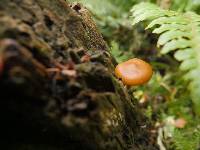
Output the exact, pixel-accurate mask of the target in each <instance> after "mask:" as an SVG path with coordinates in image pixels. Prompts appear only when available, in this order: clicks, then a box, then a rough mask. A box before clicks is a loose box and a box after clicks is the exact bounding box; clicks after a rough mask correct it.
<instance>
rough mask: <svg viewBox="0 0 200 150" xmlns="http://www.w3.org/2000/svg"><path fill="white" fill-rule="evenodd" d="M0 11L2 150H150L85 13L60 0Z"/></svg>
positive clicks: (17, 0) (11, 2)
mask: <svg viewBox="0 0 200 150" xmlns="http://www.w3.org/2000/svg"><path fill="white" fill-rule="evenodd" d="M0 8H1V9H0V14H1V15H0V90H1V93H0V106H1V112H2V113H1V125H2V126H3V127H2V128H1V130H2V132H1V137H2V139H3V141H2V143H6V145H4V146H2V147H3V148H4V149H15V150H22V149H30V150H47V149H48V150H66V149H69V150H75V149H85V150H98V149H99V150H108V149H109V150H124V149H134V150H143V149H144V150H147V149H148V150H154V149H157V148H156V146H155V143H153V142H150V141H152V140H150V139H152V134H151V133H150V132H149V131H150V128H151V124H150V123H149V122H148V120H147V119H146V118H145V117H144V116H143V114H142V113H141V112H140V111H139V110H138V109H137V102H135V101H134V99H133V98H131V95H129V94H128V91H127V89H126V88H124V85H123V84H122V83H121V82H120V81H119V80H117V79H116V78H115V76H114V68H115V61H114V59H113V58H112V56H111V55H110V54H109V52H108V48H107V45H106V43H105V41H104V40H103V38H102V36H101V34H100V33H99V31H98V29H97V27H96V25H95V22H94V21H93V20H92V16H91V15H90V13H89V11H88V10H87V9H86V8H84V7H83V6H81V5H80V6H78V7H77V6H76V7H75V6H74V7H70V4H69V3H68V2H66V1H64V0H1V1H0ZM77 11H78V12H77ZM144 125H145V126H146V128H142V127H143V126H144ZM38 143H40V144H38Z"/></svg>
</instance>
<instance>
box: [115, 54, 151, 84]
mask: <svg viewBox="0 0 200 150" xmlns="http://www.w3.org/2000/svg"><path fill="white" fill-rule="evenodd" d="M152 74H153V71H152V67H151V66H150V64H148V63H147V62H145V61H143V60H141V59H138V58H133V59H130V60H128V61H126V62H123V63H120V64H118V65H117V67H116V68H115V75H116V76H117V77H118V78H120V79H121V80H122V82H123V83H124V84H125V85H130V86H132V85H141V84H144V83H146V82H148V81H149V80H150V79H151V77H152Z"/></svg>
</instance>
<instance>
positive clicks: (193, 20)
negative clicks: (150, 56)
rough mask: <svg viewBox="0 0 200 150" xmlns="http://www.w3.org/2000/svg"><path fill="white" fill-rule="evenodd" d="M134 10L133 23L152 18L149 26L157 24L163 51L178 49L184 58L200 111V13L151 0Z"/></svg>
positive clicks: (182, 58) (159, 43)
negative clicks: (168, 8) (175, 8)
mask: <svg viewBox="0 0 200 150" xmlns="http://www.w3.org/2000/svg"><path fill="white" fill-rule="evenodd" d="M131 11H132V14H133V18H134V19H133V24H136V23H139V22H141V21H150V23H149V24H148V26H147V27H146V29H152V28H153V31H152V32H153V33H156V34H160V37H159V39H158V43H157V44H158V46H159V47H162V49H161V53H162V54H167V53H169V52H172V51H175V55H174V56H175V58H176V59H177V60H179V61H182V63H181V65H180V69H181V70H183V71H185V72H186V74H185V76H184V78H185V79H186V80H189V81H190V84H189V86H188V88H189V90H190V91H191V97H192V99H193V102H194V106H195V107H196V112H197V113H198V114H199V115H200V16H199V15H197V14H195V13H193V12H186V13H180V12H175V11H170V10H164V9H161V8H159V7H158V6H156V5H154V4H151V3H140V4H138V5H135V6H134V7H133V9H132V10H131Z"/></svg>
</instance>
